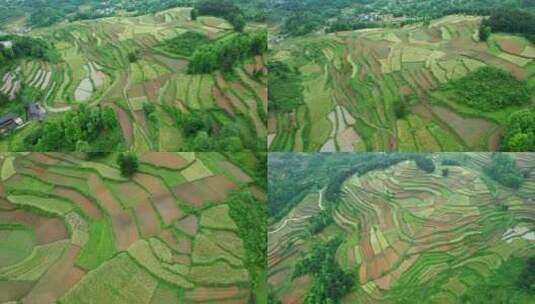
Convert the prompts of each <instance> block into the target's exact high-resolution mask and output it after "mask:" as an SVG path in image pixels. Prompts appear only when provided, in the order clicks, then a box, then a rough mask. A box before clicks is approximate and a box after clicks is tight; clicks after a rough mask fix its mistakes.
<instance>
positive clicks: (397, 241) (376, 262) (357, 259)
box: [267, 153, 535, 304]
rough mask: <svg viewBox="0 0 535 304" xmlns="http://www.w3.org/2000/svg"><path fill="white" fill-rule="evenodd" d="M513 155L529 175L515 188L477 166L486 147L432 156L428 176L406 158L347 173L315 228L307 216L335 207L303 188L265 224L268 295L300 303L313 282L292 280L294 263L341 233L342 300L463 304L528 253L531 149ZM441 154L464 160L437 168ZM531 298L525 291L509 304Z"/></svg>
mask: <svg viewBox="0 0 535 304" xmlns="http://www.w3.org/2000/svg"><path fill="white" fill-rule="evenodd" d="M511 156H512V157H514V158H515V159H516V162H517V164H518V166H519V168H520V169H521V170H522V171H524V172H528V173H526V176H527V178H526V180H525V181H524V183H523V184H522V186H521V187H520V188H519V189H518V190H513V189H511V188H506V187H504V186H502V185H500V184H498V183H496V182H495V181H494V180H492V179H490V178H489V177H488V176H486V175H485V174H484V173H483V172H482V171H483V170H484V169H483V168H485V167H486V166H488V164H489V163H490V162H491V154H488V153H487V154H486V153H470V154H468V153H466V154H464V153H463V154H454V153H438V154H433V156H432V159H433V160H434V163H435V165H436V170H435V171H434V173H430V174H428V173H425V172H424V171H422V170H420V169H419V168H418V167H417V166H416V165H415V162H414V161H404V162H401V163H399V164H397V165H394V166H391V167H390V168H388V169H385V170H374V171H370V172H368V173H365V174H363V175H361V176H359V175H353V176H350V177H349V178H348V179H346V180H345V182H343V184H342V187H341V189H342V192H341V195H340V197H339V201H338V203H337V204H335V205H334V206H335V207H334V208H333V209H332V213H331V214H330V215H331V216H332V218H333V223H332V224H329V225H327V226H326V227H325V228H324V229H323V230H322V231H320V232H319V233H316V234H314V233H312V234H311V232H310V227H311V223H312V222H311V219H312V218H314V217H317V216H318V215H319V214H320V212H322V210H326V206H328V205H329V204H333V203H332V202H329V201H325V199H324V198H323V197H322V191H324V189H323V190H320V191H319V192H312V193H309V195H307V196H305V197H304V199H303V200H302V202H301V203H299V204H298V205H297V206H296V207H294V208H293V209H292V210H291V211H290V212H289V213H288V214H287V215H286V216H285V217H284V218H283V219H281V220H280V221H278V222H276V223H273V224H272V225H270V227H269V234H268V236H269V237H268V253H267V254H268V269H269V274H268V282H269V285H270V287H271V290H272V296H273V297H274V298H275V299H277V300H279V301H281V303H283V304H285V303H303V302H304V299H305V297H306V296H307V294H308V293H309V292H310V291H311V288H318V285H316V284H313V282H314V280H317V279H318V278H314V277H313V276H311V275H310V274H306V275H299V276H297V277H294V273H295V270H296V262H297V261H299V260H300V259H301V258H302V257H304V256H306V255H307V254H310V252H311V248H313V244H316V243H317V242H322V241H326V240H329V239H331V238H333V237H334V236H337V235H341V236H342V237H343V242H342V243H341V244H340V245H339V247H338V248H337V250H336V254H335V261H336V264H337V265H338V267H340V268H341V269H342V270H343V271H344V272H346V273H348V274H350V275H352V276H354V281H355V285H354V286H353V287H352V289H351V290H350V291H349V293H347V294H346V295H345V296H344V297H342V298H341V300H340V303H352V304H354V303H461V302H463V300H462V299H466V298H463V295H464V293H465V292H466V291H467V290H469V289H470V288H471V287H473V286H475V285H477V284H478V283H480V282H484V281H485V280H488V279H489V278H490V277H491V275H493V274H494V272H495V271H496V270H497V269H498V268H499V267H500V266H502V265H504V264H505V263H508V262H509V261H511V260H512V259H515V258H526V257H530V256H533V255H534V254H535V232H534V230H535V226H533V218H534V216H535V205H534V204H533V203H534V198H535V192H534V191H535V190H534V189H535V188H534V185H535V171H534V170H535V155H534V154H529V153H526V154H521V153H520V154H511ZM333 157H335V156H333ZM444 159H457V160H458V161H459V162H461V163H462V165H458V166H450V165H442V160H444ZM445 169H447V172H448V174H446V176H444V174H443V172H444V171H443V170H445ZM320 267H321V266H320ZM494 277H496V276H494ZM504 283H506V282H502V281H500V282H498V281H496V282H492V283H491V284H494V285H493V286H494V287H495V288H498V287H500V286H501V284H504ZM511 284H515V282H511ZM517 299H518V298H517ZM526 299H527V300H526ZM533 300H534V298H533V294H531V296H530V297H529V296H528V298H522V300H519V302H515V303H531V302H532V301H533ZM313 303H316V302H313Z"/></svg>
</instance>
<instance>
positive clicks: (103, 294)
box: [0, 153, 266, 304]
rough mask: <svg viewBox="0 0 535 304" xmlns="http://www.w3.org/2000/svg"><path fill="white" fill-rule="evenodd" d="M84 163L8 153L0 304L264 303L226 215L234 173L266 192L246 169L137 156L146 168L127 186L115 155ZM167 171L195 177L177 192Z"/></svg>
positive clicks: (0, 191)
mask: <svg viewBox="0 0 535 304" xmlns="http://www.w3.org/2000/svg"><path fill="white" fill-rule="evenodd" d="M78 156H80V157H81V155H75V154H71V155H63V154H59V153H50V154H39V153H33V154H23V153H21V154H16V153H15V154H9V155H2V159H4V160H5V159H10V161H9V164H8V165H7V166H8V168H9V169H8V170H7V171H6V172H8V173H6V174H7V175H8V176H9V177H7V178H6V180H4V181H3V182H2V183H1V184H0V199H2V201H3V203H2V204H1V205H0V207H1V208H0V277H1V278H2V280H1V282H0V301H2V302H9V301H14V302H23V303H39V304H41V303H96V302H99V303H125V304H126V303H140V304H142V303H147V304H149V303H183V302H184V301H186V302H188V303H189V302H191V303H207V304H208V303H248V302H250V301H253V300H252V299H253V298H254V297H256V296H255V294H256V293H260V294H265V292H266V291H262V290H260V289H259V287H258V286H255V285H254V283H253V282H252V278H253V276H252V275H251V274H250V270H249V268H248V266H247V264H246V259H247V250H246V247H245V244H246V241H245V240H243V239H242V238H241V235H242V234H241V233H238V231H239V229H238V225H237V223H236V222H235V221H234V220H233V218H231V217H230V215H229V213H230V207H229V205H228V204H229V201H228V199H229V196H230V195H231V193H232V192H233V191H234V190H238V186H237V185H235V184H234V183H233V182H232V181H230V180H229V178H227V177H226V176H225V175H227V174H228V175H229V176H235V177H236V179H239V180H241V181H246V182H247V185H245V183H244V184H243V187H244V188H247V187H249V186H250V187H255V191H259V190H258V187H256V186H255V183H254V181H253V179H252V178H251V177H249V176H248V175H247V174H246V173H245V172H246V170H245V169H243V168H241V167H239V166H238V165H231V164H232V163H231V161H230V160H227V159H226V158H225V156H224V155H219V154H215V153H208V154H206V155H201V154H197V153H189V154H178V153H177V154H175V153H165V154H162V155H161V157H158V155H157V154H153V153H149V154H148V155H140V156H139V159H140V160H141V162H142V164H141V166H142V167H143V166H146V167H147V168H148V169H147V168H146V170H145V171H144V172H141V173H137V174H135V175H134V176H133V177H132V178H131V179H129V178H125V177H122V176H120V174H116V171H118V168H117V167H116V165H115V163H113V162H110V161H109V159H114V158H115V156H114V155H111V156H110V157H109V158H105V159H103V160H96V161H92V162H86V161H84V160H83V158H78ZM201 159H216V160H220V162H211V163H210V168H211V169H213V170H214V171H217V172H219V173H220V174H224V175H212V174H211V171H210V170H209V169H207V167H205V166H204V165H203V161H202V160H201ZM195 164H197V165H195ZM4 166H5V163H4ZM227 171H229V172H228V173H227ZM51 172H54V173H51ZM170 172H172V173H174V174H177V175H180V176H182V175H183V176H185V177H187V179H185V178H184V177H182V180H181V184H180V186H175V187H174V188H173V187H170V186H169V185H168V184H167V182H166V181H167V180H169V179H170V177H169V176H170V174H171V173H170ZM7 175H6V176H7ZM206 175H208V176H207V177H205V176H206ZM82 176H83V177H84V178H85V179H82ZM189 179H191V181H190V180H189ZM82 180H84V181H85V182H84V183H82V182H81V181H82ZM181 187H183V189H182V188H181ZM189 188H194V189H196V191H197V192H188V191H185V190H184V189H189ZM264 197H265V194H264ZM4 201H5V202H4ZM196 202H200V203H198V204H197V203H196ZM221 274H224V275H221Z"/></svg>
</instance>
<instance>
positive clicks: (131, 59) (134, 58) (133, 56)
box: [128, 51, 139, 63]
mask: <svg viewBox="0 0 535 304" xmlns="http://www.w3.org/2000/svg"><path fill="white" fill-rule="evenodd" d="M138 60H139V51H134V52H130V53H128V61H129V62H130V63H134V62H137V61H138Z"/></svg>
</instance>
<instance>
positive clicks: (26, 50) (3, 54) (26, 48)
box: [0, 35, 61, 66]
mask: <svg viewBox="0 0 535 304" xmlns="http://www.w3.org/2000/svg"><path fill="white" fill-rule="evenodd" d="M0 41H9V42H11V43H12V46H11V47H5V46H4V45H3V44H0V66H3V65H4V64H6V63H8V62H13V61H14V60H17V59H21V58H32V59H37V60H44V61H49V62H58V61H59V60H60V59H61V56H60V55H59V53H58V51H57V50H56V49H55V48H54V46H52V45H51V44H50V43H48V42H46V41H44V40H42V39H38V38H31V37H25V36H16V35H5V36H0Z"/></svg>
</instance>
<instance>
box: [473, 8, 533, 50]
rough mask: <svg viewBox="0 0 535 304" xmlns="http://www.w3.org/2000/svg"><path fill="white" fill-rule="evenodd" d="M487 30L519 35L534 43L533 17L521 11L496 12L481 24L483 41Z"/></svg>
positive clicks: (486, 36)
mask: <svg viewBox="0 0 535 304" xmlns="http://www.w3.org/2000/svg"><path fill="white" fill-rule="evenodd" d="M529 2H533V1H529ZM487 29H488V30H490V32H504V33H512V34H521V35H524V36H525V37H526V38H528V39H529V40H530V41H532V42H535V15H534V14H532V13H530V12H527V11H521V10H496V11H493V12H492V14H491V16H490V17H489V18H486V19H485V20H484V21H483V22H482V24H481V30H480V32H481V33H483V36H482V37H481V39H482V40H484V41H486V38H488V30H487Z"/></svg>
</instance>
